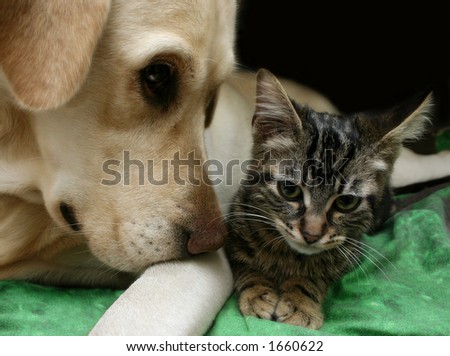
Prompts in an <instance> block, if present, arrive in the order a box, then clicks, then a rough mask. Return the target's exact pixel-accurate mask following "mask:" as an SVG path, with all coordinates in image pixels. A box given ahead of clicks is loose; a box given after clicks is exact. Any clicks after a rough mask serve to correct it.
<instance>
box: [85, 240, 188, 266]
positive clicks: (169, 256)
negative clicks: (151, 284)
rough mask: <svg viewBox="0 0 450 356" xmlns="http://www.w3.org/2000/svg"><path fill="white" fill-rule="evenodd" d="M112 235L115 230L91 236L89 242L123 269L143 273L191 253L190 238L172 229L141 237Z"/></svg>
mask: <svg viewBox="0 0 450 356" xmlns="http://www.w3.org/2000/svg"><path fill="white" fill-rule="evenodd" d="M111 236H113V234H111V235H109V234H108V235H103V234H102V235H91V236H87V241H88V246H89V249H90V250H91V252H92V254H93V255H94V256H96V257H97V258H98V259H99V260H100V261H101V262H103V263H104V264H105V265H107V266H109V267H111V268H113V269H116V270H119V271H123V272H130V273H138V274H139V273H141V272H143V271H144V270H145V269H146V268H148V267H149V266H152V265H154V264H157V263H160V262H168V261H173V260H180V259H184V258H186V257H188V256H190V254H189V253H188V251H187V241H183V239H180V238H179V236H172V235H171V234H170V233H161V234H160V235H159V234H158V235H152V236H150V235H148V236H143V237H142V238H138V239H127V236H126V235H119V239H118V240H116V239H114V238H112V237H111ZM116 237H117V236H116Z"/></svg>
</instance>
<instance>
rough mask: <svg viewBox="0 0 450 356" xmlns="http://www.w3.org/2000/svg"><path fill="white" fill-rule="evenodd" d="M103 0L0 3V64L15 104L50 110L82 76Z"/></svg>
mask: <svg viewBox="0 0 450 356" xmlns="http://www.w3.org/2000/svg"><path fill="white" fill-rule="evenodd" d="M109 8H110V1H109V0H77V1H60V0H20V1H16V0H3V1H0V66H1V69H2V70H3V73H4V75H5V76H6V79H7V80H8V82H9V85H10V89H11V91H12V92H13V95H14V96H15V98H16V99H17V101H18V104H19V105H20V106H22V107H24V108H26V109H32V110H42V109H52V108H56V107H58V106H61V105H63V104H64V103H66V102H67V101H68V100H69V99H70V98H71V97H72V96H73V95H74V94H75V93H76V92H77V90H78V89H79V88H80V86H81V84H82V83H83V81H84V80H85V78H86V75H87V73H88V70H89V66H90V63H91V59H92V55H93V53H94V50H95V47H96V44H97V41H98V39H99V37H100V35H101V33H102V29H103V27H104V25H105V22H106V19H107V16H108V11H109Z"/></svg>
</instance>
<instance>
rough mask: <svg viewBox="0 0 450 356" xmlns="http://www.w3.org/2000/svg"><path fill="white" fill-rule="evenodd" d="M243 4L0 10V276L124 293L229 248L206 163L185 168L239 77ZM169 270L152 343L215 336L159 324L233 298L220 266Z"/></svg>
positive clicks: (96, 4) (156, 301)
mask: <svg viewBox="0 0 450 356" xmlns="http://www.w3.org/2000/svg"><path fill="white" fill-rule="evenodd" d="M235 7H236V5H235V2H234V1H232V0H230V1H228V0H224V1H222V0H221V1H209V0H198V1H197V0H190V1H157V0H154V1H153V0H152V1H143V0H142V1H135V0H134V1H128V0H123V1H122V0H117V1H112V2H110V1H108V0H89V1H82V0H77V1H70V2H67V1H59V0H30V1H28V0H21V1H15V0H11V1H2V2H1V3H0V279H23V280H31V281H35V282H39V283H45V284H58V285H70V286H74V285H81V286H95V287H103V286H107V287H126V286H128V285H129V284H130V283H131V281H133V280H134V279H135V277H136V276H138V275H140V274H141V273H143V272H144V271H145V270H146V268H147V267H148V266H151V265H154V264H156V263H158V262H163V261H179V260H182V259H184V258H186V257H189V256H195V255H198V254H200V253H203V252H208V251H215V250H217V249H218V248H219V247H220V246H221V245H222V244H223V241H224V237H225V229H224V226H223V225H222V223H221V215H220V210H219V205H218V203H217V200H216V197H215V193H214V190H213V187H212V186H211V185H209V184H207V183H208V182H207V177H204V172H203V171H202V166H201V165H200V164H196V165H194V166H192V169H191V170H190V169H188V168H190V166H189V167H186V166H183V165H180V164H177V165H176V164H175V163H177V162H176V161H177V160H178V161H180V160H186V159H188V158H190V157H191V154H192V155H195V156H192V157H193V158H195V159H196V160H198V161H199V162H202V161H204V160H205V157H206V152H205V147H204V138H203V133H204V127H205V126H207V124H208V122H209V121H210V120H211V115H212V112H213V107H214V103H215V98H216V93H217V90H218V88H219V86H220V84H221V83H222V82H223V81H224V80H225V78H226V77H227V76H228V75H229V74H230V72H231V71H232V69H233V65H234V53H233V47H234V27H235V11H236V10H235ZM149 160H152V161H151V164H149ZM144 164H145V167H144V168H146V169H145V171H144V170H143V169H141V168H142V166H143V165H144ZM190 175H194V176H195V177H196V178H198V179H197V180H198V184H193V183H192V182H191V180H190V178H191V177H190ZM150 178H151V179H154V180H155V181H156V180H157V181H158V182H163V183H162V184H157V183H155V184H149V183H148V180H149V179H150ZM165 180H166V181H167V182H165ZM172 266H174V268H173V269H174V270H175V272H174V271H173V270H172V269H171V267H172ZM205 266H208V268H205ZM158 268H159V267H158ZM158 268H155V269H152V270H151V272H149V275H150V277H153V276H156V280H157V281H158V283H159V284H160V285H161V286H160V287H161V288H163V289H164V288H166V289H168V290H169V291H166V290H162V291H161V290H158V286H155V288H152V289H151V294H149V295H146V296H145V298H146V299H147V301H148V302H150V304H152V305H154V308H155V310H156V311H155V310H153V311H152V310H149V311H148V312H149V313H150V315H151V318H152V321H155V323H153V322H152V323H150V324H151V325H152V326H151V327H146V328H145V329H144V330H143V331H142V332H145V333H148V334H152V333H175V334H180V333H181V334H187V333H200V332H203V331H204V330H203V329H202V330H197V329H196V330H190V329H184V326H183V325H179V328H178V329H177V328H173V327H172V326H170V328H169V327H168V329H165V328H164V327H162V326H161V325H164V320H177V321H178V320H183V311H185V310H187V309H189V308H187V307H186V306H189V305H192V307H193V308H194V307H195V305H194V304H195V303H200V304H201V305H202V308H204V307H203V304H205V303H208V305H207V306H206V309H205V313H204V314H203V315H207V316H208V318H212V317H213V316H214V315H215V313H216V312H217V310H218V308H219V307H220V306H221V305H222V304H223V302H224V300H225V298H226V297H227V296H228V294H229V293H230V290H231V285H232V281H231V275H230V274H229V271H228V266H227V264H226V263H225V262H224V259H223V257H222V256H221V255H220V254H217V253H213V254H210V255H206V256H199V257H198V258H197V259H196V258H194V259H193V260H192V261H186V262H183V263H182V262H180V263H178V264H177V262H174V265H165V266H162V267H161V271H160V270H159V269H158ZM165 269H167V270H165ZM218 270H220V271H221V272H222V273H221V274H222V275H224V277H223V278H222V280H219V279H218V278H216V277H215V275H216V274H217V273H218ZM210 277H214V278H210ZM180 283H184V284H185V289H183V288H181V289H182V290H181V291H180V289H178V290H177V291H176V292H175V294H176V296H172V295H171V294H170V289H171V288H174V286H177V288H180V287H182V286H181V284H180ZM196 287H198V290H196V289H195V288H196ZM214 289H216V290H217V291H218V292H217V293H216V292H213V290H214ZM190 290H192V293H193V294H192V295H190V294H189V293H190ZM202 293H207V295H206V296H205V297H203V299H202V298H201V295H202ZM151 298H153V299H151ZM174 299H177V302H174ZM205 299H206V301H205ZM177 303H178V304H177ZM208 308H211V310H210V311H208ZM166 309H167V311H166ZM194 309H195V308H194ZM170 311H173V312H174V313H175V315H176V318H174V317H173V316H171V315H167V313H168V312H170ZM191 314H192V317H193V318H194V319H195V318H196V316H195V314H198V312H197V310H194V312H192V311H191V312H190V314H189V316H186V317H185V318H184V319H185V322H186V323H192V324H196V323H195V320H193V319H192V317H191ZM200 317H202V316H200ZM164 318H165V319H164ZM161 319H164V320H161ZM209 322H210V320H208V321H207V322H206V321H202V322H199V323H197V324H200V325H202V326H201V328H205V325H203V324H206V325H207V324H208V323H209ZM134 323H135V322H134ZM124 324H125V329H124V330H125V332H127V333H130V331H129V330H130V329H126V327H127V325H126V323H124ZM178 324H181V323H178ZM152 327H153V328H154V329H152Z"/></svg>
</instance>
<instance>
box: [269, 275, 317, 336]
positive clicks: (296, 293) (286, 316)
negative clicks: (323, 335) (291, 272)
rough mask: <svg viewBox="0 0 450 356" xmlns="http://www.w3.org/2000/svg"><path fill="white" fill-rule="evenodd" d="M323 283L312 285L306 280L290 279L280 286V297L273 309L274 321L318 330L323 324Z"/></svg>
mask: <svg viewBox="0 0 450 356" xmlns="http://www.w3.org/2000/svg"><path fill="white" fill-rule="evenodd" d="M325 293H326V286H325V283H323V282H322V283H316V282H315V283H313V282H311V281H310V280H307V279H300V278H292V279H289V280H287V281H285V282H284V283H283V284H282V285H281V295H280V299H279V300H278V304H277V306H276V308H275V314H274V316H275V320H276V321H279V322H282V323H287V324H292V325H298V326H303V327H306V328H310V329H319V328H320V327H321V326H322V324H323V314H322V302H323V299H324V298H325Z"/></svg>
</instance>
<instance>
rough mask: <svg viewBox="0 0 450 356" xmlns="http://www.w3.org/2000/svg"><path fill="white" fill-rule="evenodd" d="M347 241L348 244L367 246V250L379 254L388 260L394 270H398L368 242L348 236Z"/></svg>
mask: <svg viewBox="0 0 450 356" xmlns="http://www.w3.org/2000/svg"><path fill="white" fill-rule="evenodd" d="M347 241H348V242H349V243H350V244H353V246H356V245H357V246H361V247H363V248H367V249H369V250H371V251H372V252H374V253H376V254H377V255H378V256H380V257H381V258H382V259H383V260H385V261H386V262H388V263H389V264H390V265H391V266H392V267H393V268H394V269H395V271H396V272H398V268H397V267H396V266H395V265H394V264H393V263H392V262H391V261H390V260H389V259H388V258H387V257H386V256H384V255H383V254H382V253H381V252H379V251H378V250H377V249H375V248H373V247H372V246H370V245H369V244H366V243H364V242H362V241H359V240H356V239H353V238H348V239H347ZM367 252H368V253H370V252H369V251H367Z"/></svg>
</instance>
